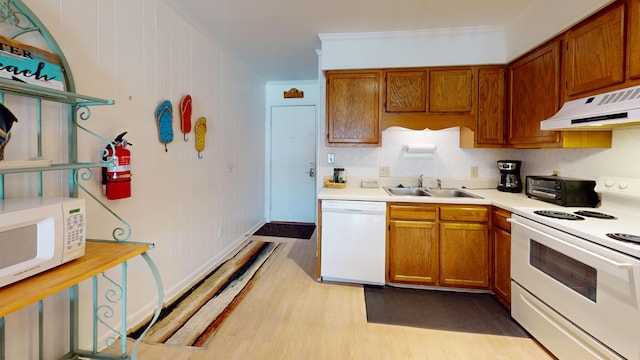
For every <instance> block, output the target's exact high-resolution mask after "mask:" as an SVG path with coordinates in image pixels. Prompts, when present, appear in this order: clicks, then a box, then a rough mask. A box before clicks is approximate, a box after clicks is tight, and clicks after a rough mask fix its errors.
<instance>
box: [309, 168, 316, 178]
mask: <svg viewBox="0 0 640 360" xmlns="http://www.w3.org/2000/svg"><path fill="white" fill-rule="evenodd" d="M314 176H316V174H315V171H314V170H313V168H309V177H314Z"/></svg>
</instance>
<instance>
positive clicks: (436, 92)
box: [429, 68, 473, 112]
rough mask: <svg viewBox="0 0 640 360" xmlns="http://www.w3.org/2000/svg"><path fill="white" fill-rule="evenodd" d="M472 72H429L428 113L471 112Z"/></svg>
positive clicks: (468, 70)
mask: <svg viewBox="0 0 640 360" xmlns="http://www.w3.org/2000/svg"><path fill="white" fill-rule="evenodd" d="M472 75H473V73H472V70H471V69H470V68H469V69H442V70H430V71H429V112H471V103H472V98H473V88H472V80H473V76H472Z"/></svg>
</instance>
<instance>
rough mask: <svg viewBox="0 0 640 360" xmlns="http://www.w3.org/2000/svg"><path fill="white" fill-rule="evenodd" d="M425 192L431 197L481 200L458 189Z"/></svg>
mask: <svg viewBox="0 0 640 360" xmlns="http://www.w3.org/2000/svg"><path fill="white" fill-rule="evenodd" d="M427 191H428V192H429V193H430V194H431V196H433V197H448V198H451V197H454V198H457V197H468V198H474V199H482V197H480V196H478V195H474V194H471V193H468V192H466V191H464V190H460V189H427Z"/></svg>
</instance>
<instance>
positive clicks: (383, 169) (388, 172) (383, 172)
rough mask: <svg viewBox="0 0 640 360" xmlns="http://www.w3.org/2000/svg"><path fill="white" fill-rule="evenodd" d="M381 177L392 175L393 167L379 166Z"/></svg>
mask: <svg viewBox="0 0 640 360" xmlns="http://www.w3.org/2000/svg"><path fill="white" fill-rule="evenodd" d="M379 171H380V176H381V177H389V176H391V167H390V166H380V168H379Z"/></svg>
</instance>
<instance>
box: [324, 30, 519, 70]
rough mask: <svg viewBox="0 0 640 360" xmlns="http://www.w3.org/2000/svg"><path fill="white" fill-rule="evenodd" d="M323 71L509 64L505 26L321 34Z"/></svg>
mask: <svg viewBox="0 0 640 360" xmlns="http://www.w3.org/2000/svg"><path fill="white" fill-rule="evenodd" d="M319 37H320V40H321V41H322V61H321V62H320V68H321V69H322V70H330V69H366V68H381V67H411V66H438V65H469V64H504V63H506V59H507V58H506V47H505V41H506V40H505V34H504V29H503V27H502V26H484V27H468V28H456V29H428V30H419V31H394V32H378V33H349V34H320V35H319Z"/></svg>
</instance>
